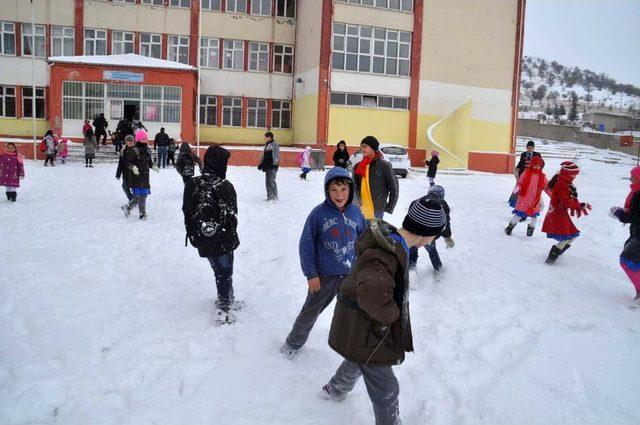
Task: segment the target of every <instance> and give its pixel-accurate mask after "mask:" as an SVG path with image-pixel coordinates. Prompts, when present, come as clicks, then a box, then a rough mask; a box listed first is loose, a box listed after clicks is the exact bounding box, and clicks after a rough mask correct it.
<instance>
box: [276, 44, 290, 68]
mask: <svg viewBox="0 0 640 425" xmlns="http://www.w3.org/2000/svg"><path fill="white" fill-rule="evenodd" d="M273 72H281V73H283V74H291V73H293V46H285V45H283V44H276V45H274V46H273Z"/></svg>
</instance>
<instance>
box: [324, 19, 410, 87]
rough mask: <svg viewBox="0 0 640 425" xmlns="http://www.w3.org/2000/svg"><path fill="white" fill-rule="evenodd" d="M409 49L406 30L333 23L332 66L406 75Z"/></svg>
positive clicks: (346, 69) (342, 68)
mask: <svg viewBox="0 0 640 425" xmlns="http://www.w3.org/2000/svg"><path fill="white" fill-rule="evenodd" d="M410 52H411V33H409V32H406V31H397V30H390V29H385V28H374V27H368V26H362V25H350V24H343V23H338V22H335V23H334V24H333V47H332V55H333V58H332V68H333V69H338V70H344V71H358V72H370V73H374V74H386V75H402V76H408V75H409V68H410Z"/></svg>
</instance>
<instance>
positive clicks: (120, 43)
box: [111, 31, 133, 55]
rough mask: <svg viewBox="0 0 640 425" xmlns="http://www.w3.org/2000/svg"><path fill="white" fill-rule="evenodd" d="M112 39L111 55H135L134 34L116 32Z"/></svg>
mask: <svg viewBox="0 0 640 425" xmlns="http://www.w3.org/2000/svg"><path fill="white" fill-rule="evenodd" d="M112 37H113V46H112V47H111V54H113V55H124V54H126V53H133V33H132V32H124V31H114V32H113V34H112Z"/></svg>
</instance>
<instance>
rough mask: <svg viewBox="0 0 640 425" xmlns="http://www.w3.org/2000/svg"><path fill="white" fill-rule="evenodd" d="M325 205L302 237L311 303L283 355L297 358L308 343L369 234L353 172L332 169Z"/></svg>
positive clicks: (317, 209) (315, 212)
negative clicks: (359, 243) (359, 240)
mask: <svg viewBox="0 0 640 425" xmlns="http://www.w3.org/2000/svg"><path fill="white" fill-rule="evenodd" d="M324 189H325V197H326V199H325V201H324V202H323V203H321V204H320V205H318V206H316V207H315V208H314V209H313V210H312V211H311V213H310V214H309V217H307V222H306V223H305V225H304V229H303V230H302V235H301V236H300V247H299V249H300V264H301V266H302V272H303V273H304V275H305V277H306V278H307V284H308V285H309V292H308V293H307V299H306V300H305V302H304V305H303V306H302V310H301V311H300V314H298V317H297V318H296V321H295V322H294V324H293V328H292V329H291V332H290V333H289V336H287V340H286V342H285V343H284V344H283V345H282V347H281V348H280V351H281V352H282V354H284V355H285V356H286V357H288V358H293V357H294V356H295V355H296V353H297V352H298V350H300V348H302V346H303V345H304V344H305V342H307V339H308V338H309V334H310V333H311V329H312V328H313V325H314V323H315V322H316V320H317V319H318V316H320V313H322V311H323V310H324V309H325V308H327V306H328V305H329V304H331V302H332V301H333V299H334V298H335V296H336V294H337V293H338V290H339V289H340V285H341V284H342V281H343V280H344V278H345V277H346V276H347V275H348V274H349V272H350V271H351V264H352V263H353V262H354V259H355V241H356V238H357V237H358V236H360V235H361V234H362V233H363V232H364V231H365V230H366V227H367V225H366V221H365V219H364V216H363V215H362V212H360V209H359V208H358V207H357V206H355V205H353V203H352V202H353V195H354V186H353V179H352V178H351V175H350V174H349V172H348V171H347V170H346V169H344V168H341V167H334V168H332V169H331V170H330V171H329V172H328V173H327V175H326V177H325V180H324Z"/></svg>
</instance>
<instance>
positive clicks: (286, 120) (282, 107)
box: [271, 100, 291, 128]
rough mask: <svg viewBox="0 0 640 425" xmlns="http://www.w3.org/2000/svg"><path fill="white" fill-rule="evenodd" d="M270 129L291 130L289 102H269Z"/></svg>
mask: <svg viewBox="0 0 640 425" xmlns="http://www.w3.org/2000/svg"><path fill="white" fill-rule="evenodd" d="M271 127H273V128H291V102H289V101H288V100H273V101H271Z"/></svg>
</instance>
